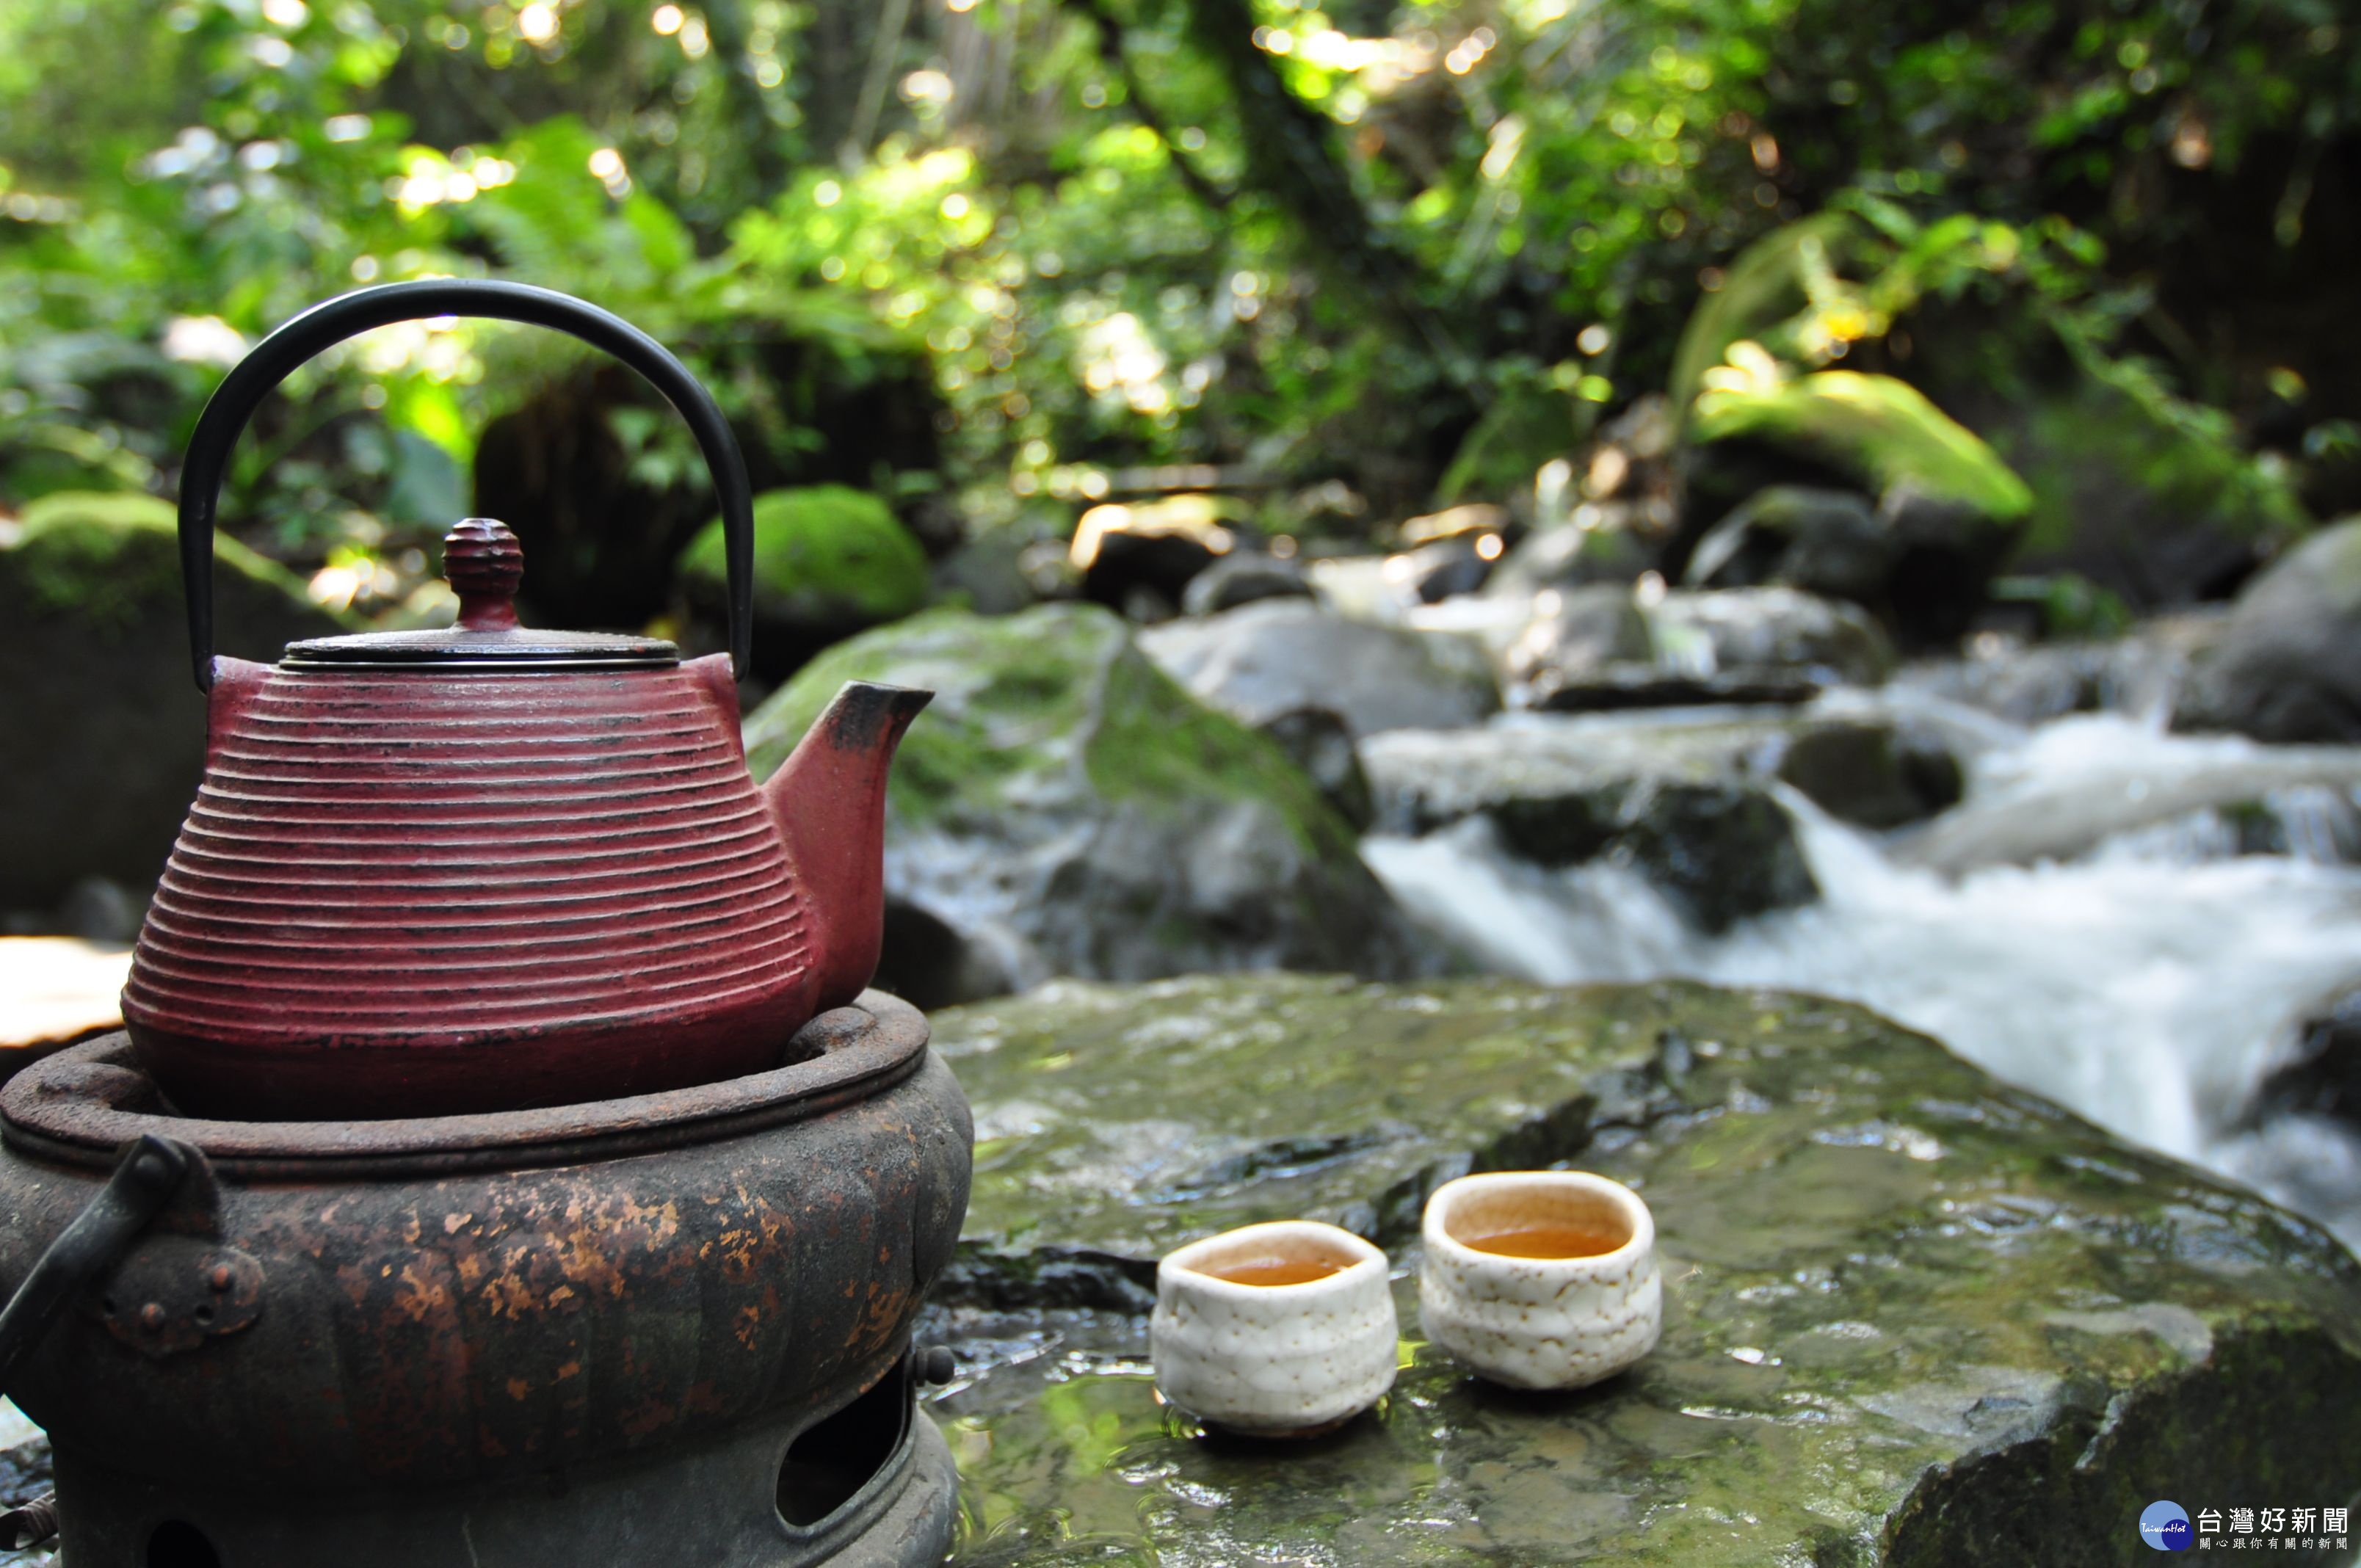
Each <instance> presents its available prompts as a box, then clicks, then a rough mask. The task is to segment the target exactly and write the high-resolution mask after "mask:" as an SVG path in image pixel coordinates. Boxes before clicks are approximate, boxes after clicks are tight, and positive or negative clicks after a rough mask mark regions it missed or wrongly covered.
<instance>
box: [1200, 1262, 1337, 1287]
mask: <svg viewBox="0 0 2361 1568" xmlns="http://www.w3.org/2000/svg"><path fill="white" fill-rule="evenodd" d="M1344 1271H1345V1266H1344V1265H1343V1264H1341V1263H1330V1262H1329V1261H1327V1260H1326V1259H1325V1258H1317V1257H1257V1258H1249V1259H1247V1260H1246V1262H1244V1263H1232V1264H1224V1266H1221V1267H1219V1268H1204V1269H1200V1270H1198V1272H1199V1273H1201V1274H1210V1275H1212V1276H1213V1277H1214V1278H1216V1279H1226V1280H1228V1281H1229V1282H1230V1283H1231V1284H1233V1285H1265V1286H1268V1285H1309V1284H1311V1283H1312V1281H1313V1280H1315V1279H1325V1278H1327V1277H1329V1276H1330V1275H1332V1274H1342V1273H1343V1272H1344Z"/></svg>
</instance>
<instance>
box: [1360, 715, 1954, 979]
mask: <svg viewBox="0 0 2361 1568" xmlns="http://www.w3.org/2000/svg"><path fill="white" fill-rule="evenodd" d="M1905 756H1907V749H1905V746H1901V744H1896V740H1894V732H1891V728H1879V725H1872V723H1868V720H1795V718H1787V716H1775V718H1741V716H1730V718H1723V720H1719V723H1663V725H1660V723H1634V720H1575V723H1567V720H1513V723H1497V725H1488V728H1483V729H1455V732H1398V734H1378V737H1374V740H1369V741H1365V744H1362V765H1365V767H1367V773H1369V784H1372V789H1374V791H1377V806H1378V828H1381V831H1389V834H1410V836H1417V834H1431V831H1435V828H1443V827H1450V824H1455V822H1459V819H1464V817H1476V815H1483V817H1488V819H1489V822H1492V828H1495V834H1497V839H1499V843H1501V848H1504V850H1509V852H1511V855H1516V857H1521V860H1528V862H1532V864H1540V867H1570V864H1582V862H1589V860H1601V857H1603V860H1610V862H1624V864H1631V867H1634V869H1639V872H1641V873H1645V876H1648V881H1653V883H1655V885H1657V888H1660V890H1663V893H1664V895H1667V897H1672V900H1674V905H1679V906H1681V912H1684V914H1686V916H1688V918H1690V921H1696V924H1697V926H1700V928H1702V930H1709V933H1721V930H1729V928H1730V926H1733V924H1738V921H1742V918H1750V916H1757V914H1768V912H1773V909H1790V906H1795V905H1808V902H1811V900H1816V897H1818V895H1820V888H1818V883H1816V881H1813V876H1811V867H1808V864H1806V860H1804V845H1801V843H1799V839H1796V827H1795V817H1790V815H1787V810H1784V807H1783V806H1780V803H1778V798H1775V794H1773V779H1780V777H1783V774H1787V773H1795V777H1796V782H1799V786H1804V784H1808V786H1813V789H1820V791H1823V794H1825V795H1828V801H1829V806H1832V807H1846V810H1853V812H1870V815H1874V817H1879V819H1891V817H1894V815H1896V812H1905V810H1913V807H1915V810H1917V812H1919V815H1924V810H1934V803H1931V801H1927V798H1924V795H1915V794H1913V791H1917V789H1922V784H1919V782H1917V777H1915V774H1913V773H1910V765H1907V762H1905ZM1879 824H1882V822H1879Z"/></svg>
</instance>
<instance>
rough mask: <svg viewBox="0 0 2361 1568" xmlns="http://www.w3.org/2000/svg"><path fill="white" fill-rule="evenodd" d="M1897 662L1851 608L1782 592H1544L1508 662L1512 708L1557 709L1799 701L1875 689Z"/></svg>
mask: <svg viewBox="0 0 2361 1568" xmlns="http://www.w3.org/2000/svg"><path fill="white" fill-rule="evenodd" d="M1893 664H1894V650H1893V648H1892V646H1891V644H1889V643H1888V642H1887V641H1886V638H1885V634H1884V633H1883V632H1882V631H1881V630H1878V628H1877V624H1876V623H1875V622H1874V621H1872V620H1870V619H1869V617H1868V616H1867V615H1865V614H1864V613H1862V612H1861V610H1860V609H1858V608H1856V607H1854V606H1852V605H1849V604H1843V603H1839V602H1838V601H1836V600H1834V599H1825V598H1817V597H1816V596H1814V595H1811V594H1806V593H1802V592H1799V591H1797V590H1795V589H1794V588H1783V587H1756V588H1723V589H1714V590H1708V591H1704V592H1674V593H1667V594H1663V595H1661V596H1649V597H1646V598H1641V597H1637V596H1634V595H1633V594H1632V593H1631V591H1630V590H1628V589H1623V588H1618V587H1608V586H1604V585H1598V586H1593V587H1584V588H1576V589H1571V590H1559V591H1547V592H1543V593H1542V594H1540V595H1537V596H1536V597H1535V598H1534V600H1533V618H1532V621H1531V622H1530V623H1529V624H1528V625H1527V626H1526V627H1525V629H1524V630H1523V631H1522V632H1521V633H1520V634H1519V635H1518V637H1517V638H1516V640H1515V641H1513V642H1511V643H1510V646H1509V649H1508V651H1507V652H1506V654H1505V655H1504V657H1503V666H1504V670H1505V673H1506V674H1507V677H1508V681H1509V695H1510V700H1511V701H1512V702H1513V703H1514V704H1515V705H1516V706H1519V707H1537V708H1546V709H1549V710H1551V711H1553V712H1560V713H1578V712H1591V711H1600V710H1609V709H1615V708H1629V707H1682V706H1688V705H1695V704H1700V703H1772V702H1775V703H1795V702H1805V701H1807V700H1809V699H1810V698H1812V697H1814V696H1817V695H1818V694H1819V693H1820V692H1822V691H1824V690H1826V689H1827V688H1828V687H1829V686H1832V685H1875V684H1876V683H1878V682H1880V681H1882V680H1883V679H1884V678H1885V676H1886V674H1887V673H1888V672H1889V671H1890V670H1891V669H1892V668H1893Z"/></svg>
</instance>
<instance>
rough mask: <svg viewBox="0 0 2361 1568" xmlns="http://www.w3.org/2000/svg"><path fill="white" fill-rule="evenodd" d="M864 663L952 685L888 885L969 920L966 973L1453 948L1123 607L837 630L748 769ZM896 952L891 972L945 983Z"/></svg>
mask: <svg viewBox="0 0 2361 1568" xmlns="http://www.w3.org/2000/svg"><path fill="white" fill-rule="evenodd" d="M856 679H858V680H873V681H884V682H888V683H891V684H894V685H912V686H923V687H926V688H928V689H929V690H932V691H934V692H935V693H936V694H937V696H936V699H935V702H934V705H933V706H932V707H929V708H928V710H927V711H926V713H924V714H923V715H921V716H920V718H919V719H918V721H917V723H916V724H914V725H913V726H912V727H911V729H910V732H909V736H908V738H907V739H906V740H905V741H904V742H903V745H902V750H901V753H900V756H899V757H898V758H897V760H896V761H895V766H894V775H893V784H892V787H891V790H890V792H889V794H888V796H887V809H888V828H887V840H886V885H887V889H888V891H889V893H890V894H892V896H893V897H894V898H895V899H896V900H897V901H898V902H900V903H902V904H904V905H911V906H915V907H917V908H918V909H920V910H923V911H924V912H925V913H926V914H927V915H928V916H931V917H932V918H933V920H935V921H937V922H939V923H940V924H941V925H942V926H945V927H949V928H950V930H951V931H952V932H954V933H956V935H957V937H958V938H959V939H960V940H961V943H962V944H964V948H965V951H964V952H963V953H962V954H961V962H960V963H959V965H957V966H955V967H958V968H959V969H960V970H961V971H962V972H964V973H967V974H969V975H971V976H973V975H978V974H982V973H986V972H990V973H994V974H996V976H997V984H998V986H1000V987H1014V986H1019V985H1024V984H1029V983H1031V982H1033V981H1038V980H1041V979H1043V978H1046V977H1048V976H1049V975H1053V974H1073V975H1084V976H1096V977H1104V978H1111V979H1133V980H1137V979H1148V978H1154V977H1159V976H1163V975H1170V974H1178V973H1182V972H1186V971H1189V970H1235V969H1251V968H1269V967H1284V968H1301V969H1319V970H1350V971H1354V972H1359V973H1365V974H1371V975H1379V976H1385V975H1394V976H1399V975H1407V974H1415V973H1421V972H1428V971H1431V970H1432V969H1433V967H1435V965H1436V964H1437V963H1439V962H1440V961H1441V960H1440V958H1439V955H1438V954H1437V953H1436V952H1435V950H1434V945H1433V942H1432V940H1431V939H1428V938H1422V937H1421V936H1419V935H1417V934H1416V933H1415V932H1414V931H1413V929H1412V928H1411V926H1410V925H1409V923H1408V922H1407V920H1406V918H1405V917H1404V916H1402V915H1401V914H1400V912H1399V911H1398V910H1397V909H1396V907H1395V906H1394V905H1393V902H1392V900H1391V899H1390V898H1389V897H1388V896H1387V895H1386V894H1385V892H1384V890H1383V888H1382V887H1380V886H1379V885H1378V882H1377V880H1376V879H1375V878H1374V877H1373V876H1372V875H1371V874H1370V872H1369V871H1368V868H1367V867H1366V866H1365V865H1363V864H1362V863H1361V860H1360V856H1359V853H1358V851H1357V850H1356V843H1355V836H1354V832H1353V829H1352V828H1351V826H1350V825H1349V824H1348V823H1346V822H1345V819H1344V818H1343V817H1340V816H1339V815H1338V814H1337V811H1336V808H1335V807H1334V806H1332V805H1330V804H1329V802H1328V801H1327V799H1326V798H1324V797H1323V795H1322V794H1321V792H1320V790H1319V788H1318V786H1317V785H1316V784H1313V782H1312V780H1311V779H1310V778H1308V777H1307V776H1306V775H1305V774H1304V773H1303V772H1302V771H1301V769H1300V768H1298V767H1297V766H1296V765H1295V764H1294V763H1293V762H1290V760H1289V759H1288V757H1287V755H1286V754H1285V753H1284V752H1283V751H1281V750H1280V749H1279V745H1278V744H1277V743H1276V742H1274V741H1273V740H1269V739H1268V737H1265V736H1263V735H1259V734H1257V733H1256V732H1254V731H1253V730H1251V729H1246V727H1245V726H1243V725H1241V724H1239V723H1238V722H1236V721H1235V719H1232V718H1227V717H1226V716H1224V715H1222V714H1219V713H1216V712H1214V711H1213V710H1212V709H1211V708H1208V707H1204V706H1202V704H1200V703H1198V702H1197V701H1196V700H1195V699H1194V698H1192V697H1191V696H1189V695H1188V694H1187V693H1186V692H1184V691H1182V690H1181V689H1180V687H1179V686H1178V685H1174V684H1173V682H1172V681H1171V679H1170V677H1169V676H1167V675H1166V674H1163V672H1161V671H1160V670H1159V669H1158V668H1157V667H1156V666H1155V665H1154V664H1153V663H1149V662H1148V659H1147V658H1146V656H1144V655H1143V654H1142V653H1141V652H1139V650H1138V648H1137V645H1136V643H1135V642H1134V641H1133V639H1132V634H1131V631H1130V630H1129V628H1128V627H1127V626H1126V624H1125V622H1124V621H1123V620H1121V619H1120V618H1118V617H1117V616H1115V615H1114V614H1113V613H1112V612H1110V611H1107V610H1104V609H1099V608H1098V607H1095V606H1091V605H1081V604H1055V605H1042V606H1038V607H1037V608H1035V609H1030V610H1027V611H1026V612H1024V613H1023V614H1020V615H1014V616H1007V617H999V618H990V617H983V616H977V615H972V614H970V613H968V612H966V611H963V610H954V609H936V610H930V611H928V612H926V613H924V614H921V615H917V616H914V617H912V618H911V619H909V620H903V621H899V622H896V623H895V624H894V625H892V626H886V627H881V628H878V629H877V630H873V631H871V632H868V633H866V634H864V635H862V636H861V637H857V638H855V639H853V640H852V641H849V642H845V643H842V644H840V645H839V646H837V647H835V648H832V649H830V650H829V652H826V653H825V654H823V655H821V656H820V657H819V658H818V660H816V661H814V662H813V663H811V664H810V665H808V666H807V668H806V669H805V670H804V671H803V672H802V673H801V674H798V675H797V676H796V679H795V681H794V682H793V684H791V685H788V686H787V687H786V688H785V690H784V691H781V692H780V693H778V694H777V695H776V696H774V697H772V698H771V700H769V701H768V702H766V703H764V704H763V706H762V707H760V708H758V709H757V710H756V711H755V712H754V713H753V714H752V716H751V717H750V718H748V720H747V724H746V741H747V750H748V753H749V755H750V758H751V759H752V762H753V766H754V771H755V773H756V774H757V775H758V776H761V775H763V774H764V773H766V772H767V770H768V769H770V768H771V767H772V766H774V765H775V763H776V762H778V761H779V760H780V759H782V758H784V757H785V755H786V753H787V751H789V750H790V749H791V748H792V746H793V745H794V742H795V740H796V738H797V737H799V736H800V735H801V734H802V733H803V731H804V729H805V727H806V726H807V725H808V724H809V723H810V721H811V720H812V718H814V717H816V716H817V715H818V712H819V710H820V709H821V707H823V706H825V704H826V703H827V701H828V699H829V696H831V695H833V694H834V692H835V691H836V690H837V688H838V687H839V686H840V685H842V684H843V683H844V682H845V681H848V680H856ZM885 965H886V967H885V970H884V979H882V980H881V981H880V983H881V984H889V982H891V983H890V984H889V989H890V988H891V984H899V985H902V986H904V987H906V988H910V989H915V990H916V991H917V993H918V994H920V995H924V996H928V998H929V999H931V1000H940V999H942V998H941V997H940V996H939V993H934V992H928V990H927V989H926V988H927V987H928V985H929V984H930V983H931V981H932V977H930V976H928V975H925V974H916V975H910V974H902V973H899V972H897V971H896V970H895V954H894V953H892V952H890V951H889V952H888V953H887V955H886V959H885ZM970 983H971V984H972V983H977V982H973V981H971V982H970ZM970 993H971V994H972V990H971V992H970Z"/></svg>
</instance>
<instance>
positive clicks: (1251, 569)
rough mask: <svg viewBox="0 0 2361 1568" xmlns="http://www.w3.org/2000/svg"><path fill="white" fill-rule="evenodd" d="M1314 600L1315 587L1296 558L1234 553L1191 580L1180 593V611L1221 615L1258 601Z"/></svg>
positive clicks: (1250, 552)
mask: <svg viewBox="0 0 2361 1568" xmlns="http://www.w3.org/2000/svg"><path fill="white" fill-rule="evenodd" d="M1311 597H1312V584H1311V582H1310V581H1309V580H1308V579H1306V578H1305V576H1304V575H1303V567H1302V566H1301V565H1300V564H1299V563H1297V562H1296V561H1294V560H1293V559H1291V558H1287V557H1282V556H1278V555H1270V554H1265V553H1263V552H1262V551H1259V550H1233V551H1232V552H1230V554H1227V555H1223V556H1220V557H1218V558H1216V559H1215V560H1214V562H1213V565H1209V566H1207V567H1206V568H1205V569H1204V570H1202V571H1201V572H1199V573H1198V574H1197V575H1196V576H1193V577H1191V578H1190V579H1189V586H1188V587H1186V588H1184V589H1182V590H1181V593H1180V609H1181V610H1182V612H1183V613H1184V614H1188V615H1219V614H1221V612H1222V611H1224V610H1225V609H1237V608H1238V606H1240V605H1242V604H1252V603H1254V602H1255V601H1256V600H1257V599H1278V598H1304V599H1308V598H1311Z"/></svg>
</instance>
